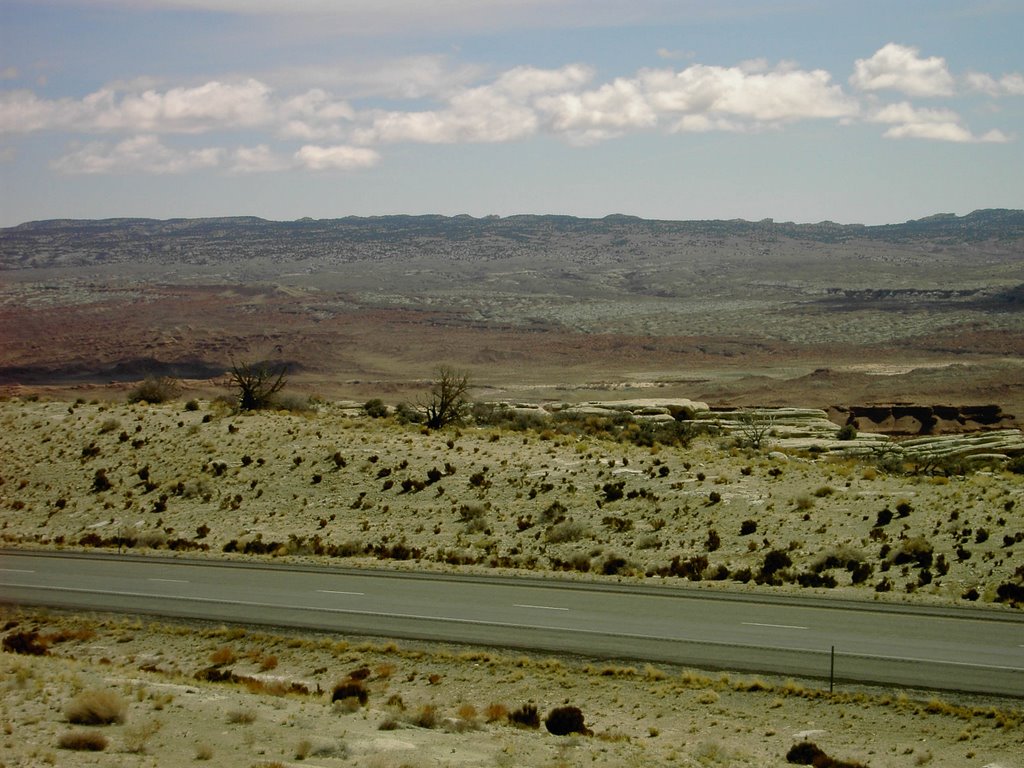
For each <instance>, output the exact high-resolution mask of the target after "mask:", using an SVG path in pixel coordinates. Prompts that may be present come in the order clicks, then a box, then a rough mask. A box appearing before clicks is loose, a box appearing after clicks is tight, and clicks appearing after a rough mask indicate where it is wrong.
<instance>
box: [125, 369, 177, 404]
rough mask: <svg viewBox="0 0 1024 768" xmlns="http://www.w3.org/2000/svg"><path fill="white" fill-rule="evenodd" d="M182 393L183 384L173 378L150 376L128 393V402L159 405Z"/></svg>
mask: <svg viewBox="0 0 1024 768" xmlns="http://www.w3.org/2000/svg"><path fill="white" fill-rule="evenodd" d="M180 392H181V382H179V381H178V380H177V379H175V378H173V377H172V376H148V377H146V378H145V379H143V380H142V381H141V382H139V384H137V385H136V386H135V387H134V388H133V389H132V390H131V391H130V392H129V393H128V402H129V403H150V404H152V405H157V404H159V403H166V402H167V401H169V400H173V399H174V398H176V397H177V396H178V394H179V393H180Z"/></svg>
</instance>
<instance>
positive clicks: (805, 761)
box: [786, 741, 828, 765]
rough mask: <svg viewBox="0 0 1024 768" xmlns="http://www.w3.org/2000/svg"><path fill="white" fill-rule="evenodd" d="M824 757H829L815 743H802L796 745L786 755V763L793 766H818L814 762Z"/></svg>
mask: <svg viewBox="0 0 1024 768" xmlns="http://www.w3.org/2000/svg"><path fill="white" fill-rule="evenodd" d="M822 757H828V755H826V754H825V750H823V749H822V748H821V747H819V746H818V745H817V744H815V743H814V742H813V741H801V742H800V743H799V744H794V745H793V746H792V747H790V748H789V752H787V753H786V762H787V763H792V764H793V765H816V763H815V762H814V761H815V760H818V759H820V758H822Z"/></svg>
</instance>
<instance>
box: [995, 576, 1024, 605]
mask: <svg viewBox="0 0 1024 768" xmlns="http://www.w3.org/2000/svg"><path fill="white" fill-rule="evenodd" d="M996 602H997V603H1024V585H1022V584H1014V583H1013V582H1010V581H1008V582H1005V583H1003V584H1000V585H999V586H998V587H996Z"/></svg>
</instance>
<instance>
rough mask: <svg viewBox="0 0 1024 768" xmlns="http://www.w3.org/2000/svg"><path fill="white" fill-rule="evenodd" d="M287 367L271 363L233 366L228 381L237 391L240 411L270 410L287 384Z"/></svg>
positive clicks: (237, 364)
mask: <svg viewBox="0 0 1024 768" xmlns="http://www.w3.org/2000/svg"><path fill="white" fill-rule="evenodd" d="M287 370H288V369H287V366H285V365H277V366H272V365H270V364H269V363H236V364H234V365H232V366H231V373H230V375H229V377H228V380H229V382H230V384H231V386H232V387H234V388H235V390H236V391H237V399H238V403H237V404H238V409H239V410H240V411H256V410H260V409H262V408H269V407H271V406H272V405H273V404H274V397H275V396H276V395H277V393H278V392H280V391H281V390H282V389H284V386H285V384H287V383H288V382H287V379H286V378H285V374H286V373H287Z"/></svg>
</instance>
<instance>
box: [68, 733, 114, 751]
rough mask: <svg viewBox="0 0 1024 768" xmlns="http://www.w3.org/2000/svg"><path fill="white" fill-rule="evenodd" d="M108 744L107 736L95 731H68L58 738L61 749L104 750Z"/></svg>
mask: <svg viewBox="0 0 1024 768" xmlns="http://www.w3.org/2000/svg"><path fill="white" fill-rule="evenodd" d="M107 744H108V742H107V737H106V736H104V735H103V734H102V733H96V732H95V731H68V732H67V733H65V734H64V735H62V736H61V737H60V738H59V739H58V740H57V746H58V747H60V748H61V749H71V750H75V751H77V752H102V751H103V750H104V749H106V748H107Z"/></svg>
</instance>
